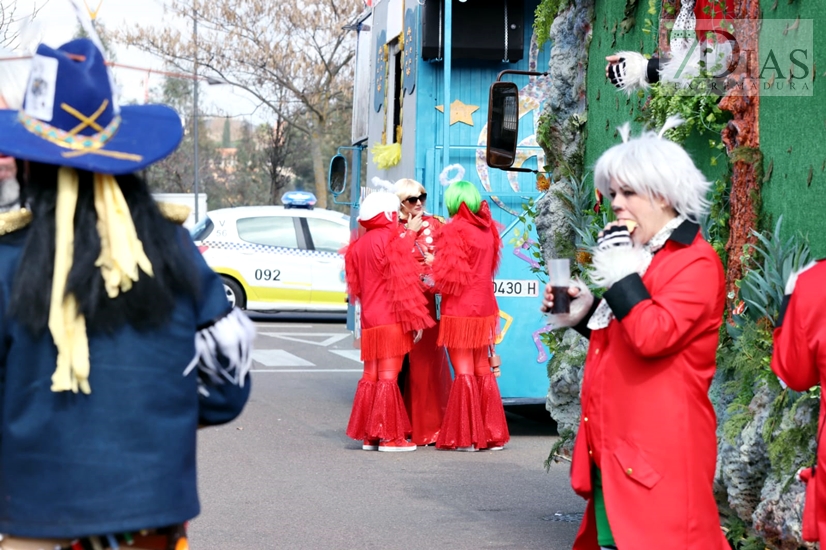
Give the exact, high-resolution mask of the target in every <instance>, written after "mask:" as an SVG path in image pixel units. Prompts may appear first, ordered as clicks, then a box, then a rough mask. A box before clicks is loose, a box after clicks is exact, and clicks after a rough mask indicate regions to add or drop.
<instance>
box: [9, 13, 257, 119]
mask: <svg viewBox="0 0 826 550" xmlns="http://www.w3.org/2000/svg"><path fill="white" fill-rule="evenodd" d="M15 1H16V4H17V12H16V14H15V15H16V16H17V17H18V18H19V17H21V16H23V15H24V14H30V13H31V12H32V11H33V9H35V8H37V10H38V13H37V16H36V17H35V28H36V29H37V30H38V34H39V36H40V37H42V38H41V40H42V42H44V43H45V44H47V45H49V46H51V47H57V46H60V45H61V44H63V43H65V42H68V41H69V40H71V39H72V37H73V36H74V34H75V32H76V31H77V28H78V21H77V18H76V17H75V13H74V10H73V9H72V6H71V3H70V2H69V0H0V2H2V3H3V5H6V6H8V5H10V4H11V3H13V2H15ZM85 1H86V5H87V6H89V7H90V8H92V9H95V8H98V6H99V9H98V13H97V20H98V21H99V22H101V23H103V24H104V25H105V26H106V28H107V29H111V30H114V29H126V28H129V27H132V26H137V25H140V26H153V25H158V26H160V25H162V24H164V23H167V22H169V23H170V24H172V25H177V26H180V28H181V29H185V28H189V22H188V21H184V20H182V19H180V20H175V19H174V18H173V17H172V16H171V15H170V14H165V13H164V6H163V5H164V2H163V1H162V0H85ZM110 47H112V49H114V51H115V56H116V62H117V63H119V64H124V65H130V66H137V67H141V68H147V69H154V70H159V71H163V70H168V69H167V68H166V67H165V66H164V63H163V61H162V60H161V59H159V58H157V57H154V56H152V55H149V54H147V53H145V52H142V51H140V50H138V49H136V48H131V47H126V46H123V45H119V44H110ZM114 74H115V80H116V82H117V83H118V85H120V96H121V103H128V102H137V103H144V102H145V99H146V95H147V90H152V89H159V88H160V85H161V84H162V81H163V77H162V76H159V75H157V74H151V75H150V74H149V73H147V72H144V71H138V70H132V69H125V68H118V67H116V68H114ZM199 93H200V95H201V101H200V102H199V103H200V106H201V112H202V114H203V115H216V116H232V117H238V118H245V119H247V120H250V121H251V122H253V123H255V124H258V123H261V122H266V118H265V116H266V113H265V112H263V111H264V110H263V109H258V110H257V111H256V105H257V102H256V101H255V100H254V99H253V98H252V97H251V96H250V95H248V94H247V93H246V92H244V91H242V90H239V89H238V88H235V87H234V86H229V85H218V86H209V85H207V84H206V83H205V82H202V83H201V86H200V87H199Z"/></svg>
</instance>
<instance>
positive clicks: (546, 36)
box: [533, 0, 571, 48]
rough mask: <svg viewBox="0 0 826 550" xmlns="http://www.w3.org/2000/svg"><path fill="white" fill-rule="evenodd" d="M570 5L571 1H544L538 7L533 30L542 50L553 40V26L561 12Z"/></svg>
mask: <svg viewBox="0 0 826 550" xmlns="http://www.w3.org/2000/svg"><path fill="white" fill-rule="evenodd" d="M570 4H571V0H542V1H541V2H540V3H539V5H538V6H537V7H536V11H535V12H534V22H533V30H534V33H535V34H536V42H537V45H538V46H539V47H540V48H541V47H542V46H544V45H545V44H546V43H547V42H548V41H549V40H550V39H551V25H553V24H554V19H556V16H557V14H558V13H559V11H560V10H561V9H562V8H564V7H566V6H569V5H570Z"/></svg>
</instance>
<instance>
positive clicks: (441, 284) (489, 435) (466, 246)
mask: <svg viewBox="0 0 826 550" xmlns="http://www.w3.org/2000/svg"><path fill="white" fill-rule="evenodd" d="M456 167H458V168H459V170H460V175H459V177H458V178H456V181H453V182H451V183H450V185H449V187H447V189H446V190H445V194H444V200H445V204H446V205H447V209H448V212H449V213H450V217H451V219H450V221H449V222H448V223H447V224H445V226H444V228H443V229H442V233H441V235H440V238H439V248H438V249H437V250H436V255H435V258H434V261H433V278H434V282H435V285H436V289H437V290H438V291H439V292H440V293H441V295H442V303H441V320H440V325H439V345H443V346H445V347H446V348H447V351H448V355H449V356H450V361H451V363H452V364H453V370H454V374H455V377H454V380H453V385H452V386H451V389H450V397H449V399H448V403H447V410H446V411H445V416H444V420H443V421H442V427H441V430H440V431H439V437H438V439H437V440H436V447H437V448H439V449H450V450H457V451H477V450H480V449H488V450H500V449H502V448H503V447H504V445H505V443H507V442H508V440H509V439H510V435H509V433H508V425H507V422H506V420H505V409H504V407H503V406H502V398H501V396H500V395H499V387H498V385H497V382H496V376H498V370H497V371H496V372H494V371H492V370H491V365H490V362H489V360H488V356H489V354H490V353H492V351H493V345H494V341H495V340H496V335H497V332H498V328H499V306H498V305H497V303H496V297H495V296H494V293H493V284H492V281H493V277H494V275H495V274H496V271H497V269H498V267H499V260H500V257H501V249H502V239H501V237H500V236H499V228H498V227H497V225H498V224H497V223H496V222H495V221H494V220H493V218H492V216H491V212H490V208H489V207H488V203H487V202H486V201H484V200H482V197H481V195H480V194H479V190H478V189H477V188H476V186H475V185H474V184H472V183H470V182H468V181H464V180H462V176H463V173H464V171H463V170H461V166H458V165H453V166H450V167H448V168H447V169H446V171H445V172H443V173H442V178H441V179H442V183H443V184H445V183H446V182H445V180H446V172H448V171H450V170H451V169H453V168H456Z"/></svg>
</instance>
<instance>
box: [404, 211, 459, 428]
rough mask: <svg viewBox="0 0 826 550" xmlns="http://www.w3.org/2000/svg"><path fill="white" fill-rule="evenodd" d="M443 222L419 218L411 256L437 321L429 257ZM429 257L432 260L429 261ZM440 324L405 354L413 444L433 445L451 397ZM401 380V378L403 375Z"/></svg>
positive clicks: (435, 219)
mask: <svg viewBox="0 0 826 550" xmlns="http://www.w3.org/2000/svg"><path fill="white" fill-rule="evenodd" d="M442 225H443V222H442V221H441V220H439V218H437V217H435V216H430V215H425V216H422V227H421V228H420V229H419V231H418V232H416V233H414V232H413V231H411V230H408V233H407V235H408V237H409V238H410V239H411V240H413V238H415V241H414V242H413V246H412V252H413V257H414V258H416V260H417V261H418V263H419V269H420V276H421V278H422V280H423V281H425V286H426V287H427V289H426V290H425V293H424V295H425V297H426V298H427V308H428V311H429V312H430V315H431V317H433V318H434V319H435V318H436V295H435V293H434V291H433V288H432V286H431V285H432V281H433V269H432V258H433V256H434V254H435V251H436V243H437V241H438V238H439V234H440V232H441V228H442ZM428 258H431V261H428ZM438 339H439V325H438V323H437V324H436V326H433V327H431V328H428V329H426V330H425V331H424V333H423V334H422V339H421V340H420V341H419V342H418V343H416V344H414V346H413V349H412V350H410V354H409V355H408V357H409V360H410V368H409V370H408V371H407V377H406V378H405V379H404V384H403V386H404V392H403V396H404V404H405V407H406V408H407V413H408V414H409V415H410V421H411V423H412V424H413V435H412V436H411V438H410V440H411V441H412V442H413V443H415V444H416V445H428V444H430V443H435V442H436V437H437V436H438V435H439V429H440V428H441V425H442V419H443V418H444V414H445V409H446V408H447V399H448V395H449V394H450V365H449V364H448V362H447V354H446V353H445V348H444V347H443V346H441V345H439V342H438ZM403 378H404V375H403Z"/></svg>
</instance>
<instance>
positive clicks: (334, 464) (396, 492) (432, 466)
mask: <svg viewBox="0 0 826 550" xmlns="http://www.w3.org/2000/svg"><path fill="white" fill-rule="evenodd" d="M254 319H255V320H256V324H257V326H258V337H257V340H256V352H255V353H256V355H255V357H256V363H255V365H254V369H255V370H254V372H253V375H252V383H253V390H252V396H251V398H250V401H249V403H248V405H247V407H246V409H245V411H244V413H243V414H242V415H241V416H240V417H239V418H238V419H237V420H236V421H235V422H233V423H231V424H229V425H227V426H222V427H217V428H209V429H206V430H202V431H201V432H200V434H199V450H198V458H199V482H200V494H201V506H202V514H201V515H200V516H199V517H198V518H197V519H195V520H194V521H193V522H192V525H191V526H190V534H191V539H190V541H191V547H192V548H193V549H194V550H258V549H276V548H277V549H281V548H284V549H316V548H325V549H351V548H353V549H355V548H359V549H360V548H364V549H372V548H376V549H379V548H380V549H390V550H392V549H418V548H422V549H424V548H428V549H430V548H434V549H442V548H444V549H448V548H449V549H456V550H461V549H466V548H467V549H470V548H514V549H533V548H537V549H547V550H562V549H569V548H571V545H572V542H573V538H574V535H575V534H576V529H577V527H578V523H579V518H580V517H581V514H582V512H583V510H584V502H583V501H582V500H581V499H580V498H578V497H577V496H576V495H574V494H573V492H572V491H571V489H570V487H569V485H568V466H567V465H566V464H558V465H554V466H552V468H551V470H550V472H547V473H546V471H545V469H544V467H543V465H542V463H543V460H544V459H545V457H546V456H547V455H548V451H549V449H550V448H551V446H552V445H553V443H554V441H555V431H554V425H553V423H552V422H550V421H549V420H546V419H545V417H544V413H543V412H542V411H541V409H537V408H533V409H525V408H521V409H520V408H511V409H509V410H508V411H507V416H508V424H509V427H510V430H511V441H510V443H509V444H508V446H507V447H506V448H505V450H503V451H499V452H490V451H487V452H477V453H458V452H449V451H437V450H436V449H435V448H434V447H425V448H421V447H420V448H419V449H418V450H417V451H415V452H412V453H392V454H391V453H378V452H366V451H362V450H361V443H360V442H356V441H352V440H350V439H348V438H347V437H346V436H345V435H344V429H345V427H346V425H347V420H348V418H349V414H350V405H351V404H352V398H353V393H354V391H355V387H356V383H357V382H358V380H359V377H360V372H361V363H360V362H359V361H358V351H357V350H354V349H353V348H352V338H351V337H350V334H349V333H348V331H347V330H346V328H345V326H344V323H343V320H342V318H341V317H340V316H332V315H331V316H306V315H286V314H283V315H271V316H260V315H256V316H254ZM503 368H506V365H505V366H504V367H503ZM518 413H522V414H518ZM526 413H527V414H526ZM523 414H525V415H524V416H523Z"/></svg>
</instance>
